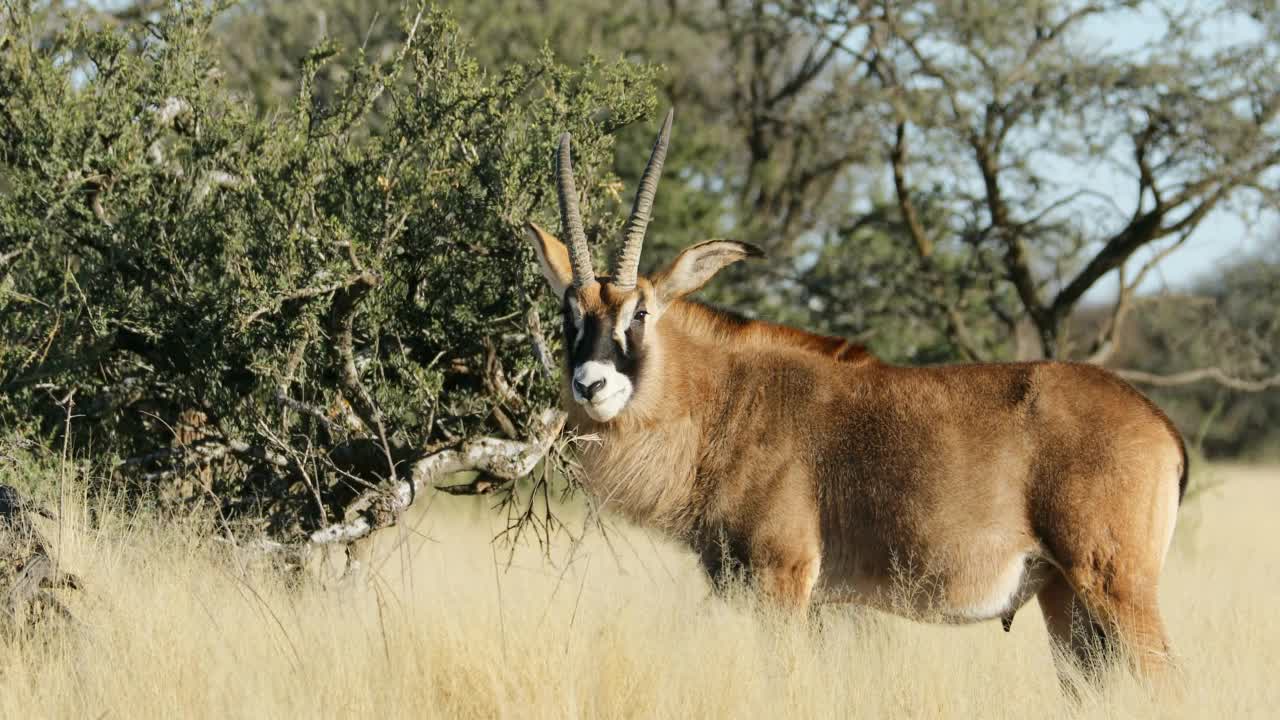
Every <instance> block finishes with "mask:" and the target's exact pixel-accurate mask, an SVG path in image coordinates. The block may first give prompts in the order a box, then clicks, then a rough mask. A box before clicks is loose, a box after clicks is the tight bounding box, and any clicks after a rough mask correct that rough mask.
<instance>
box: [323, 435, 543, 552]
mask: <svg viewBox="0 0 1280 720" xmlns="http://www.w3.org/2000/svg"><path fill="white" fill-rule="evenodd" d="M541 421H542V430H541V432H540V433H539V434H538V435H537V436H536V437H535V438H534V439H533V440H531V441H529V442H522V441H518V440H503V439H499V438H491V437H486V438H479V439H477V440H473V441H471V442H468V443H466V444H464V445H463V446H462V447H460V448H457V449H453V450H443V451H441V452H438V453H434V454H432V455H428V456H427V457H424V458H422V459H421V460H419V461H417V462H416V463H414V465H413V468H412V469H411V470H410V472H409V478H408V479H407V480H402V481H400V482H398V483H396V485H395V487H394V488H392V489H391V490H390V491H389V492H387V491H374V493H375V494H377V495H381V496H382V497H381V498H377V497H371V496H365V497H361V498H360V499H358V500H356V501H355V502H353V503H352V505H353V506H370V505H372V504H373V503H374V502H375V501H376V500H379V499H381V500H382V502H383V503H385V509H386V510H387V511H388V512H389V514H390V516H391V517H395V516H398V515H399V514H400V513H401V512H403V511H404V510H405V509H406V508H408V507H409V506H410V505H411V504H412V503H413V500H414V498H416V497H417V496H418V494H419V493H421V492H423V491H425V490H428V489H432V488H434V487H435V483H436V482H437V481H439V480H440V479H441V478H443V477H445V476H447V475H450V474H453V473H457V472H463V471H466V470H479V471H482V472H485V473H488V474H489V475H492V476H494V477H497V478H499V479H502V480H516V479H519V478H521V477H524V476H525V475H528V474H529V473H531V472H533V469H534V467H536V466H537V464H538V463H539V462H541V461H542V459H543V458H544V457H546V454H547V452H548V450H550V448H551V444H552V443H553V442H554V441H555V439H556V436H558V435H559V434H560V430H561V429H562V428H563V427H564V421H565V414H564V413H563V412H561V411H559V410H548V411H546V412H545V413H543V415H542V418H541ZM388 524H390V523H383V522H375V521H374V520H372V519H371V518H370V515H369V514H368V513H363V514H361V516H360V517H358V518H355V519H354V520H351V521H350V522H343V523H337V524H335V525H330V526H329V527H327V528H324V529H321V530H317V531H315V532H313V533H311V536H310V538H309V540H310V542H311V543H312V544H315V545H327V544H330V543H339V542H351V541H353V540H358V539H360V538H362V537H364V536H366V535H368V534H370V533H372V532H373V531H374V530H377V529H379V528H380V527H385V526H386V525H388Z"/></svg>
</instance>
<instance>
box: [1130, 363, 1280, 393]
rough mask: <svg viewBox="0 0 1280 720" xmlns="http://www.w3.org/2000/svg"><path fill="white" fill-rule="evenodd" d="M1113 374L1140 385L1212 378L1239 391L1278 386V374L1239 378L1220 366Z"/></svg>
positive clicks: (1160, 385)
mask: <svg viewBox="0 0 1280 720" xmlns="http://www.w3.org/2000/svg"><path fill="white" fill-rule="evenodd" d="M1112 372H1114V373H1115V374H1117V375H1119V376H1120V377H1122V378H1124V379H1125V380H1128V381H1129V382H1134V383H1138V384H1141V385H1153V386H1155V387H1174V386H1178V385H1190V384H1191V383H1197V382H1203V381H1205V380H1212V381H1213V382H1216V383H1218V384H1219V385H1222V386H1224V387H1228V388H1231V389H1232V390H1239V391H1240V392H1263V391H1264V390H1269V389H1271V388H1280V374H1276V375H1272V376H1271V377H1268V378H1261V379H1258V380H1250V379H1248V378H1239V377H1235V376H1233V375H1229V374H1228V373H1227V372H1226V371H1225V370H1223V369H1222V368H1220V367H1207V368H1197V369H1195V370H1184V371H1183V372H1178V373H1171V374H1169V375H1159V374H1156V373H1149V372H1146V371H1144V370H1129V369H1125V368H1121V369H1118V370H1112Z"/></svg>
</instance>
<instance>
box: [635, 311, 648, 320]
mask: <svg viewBox="0 0 1280 720" xmlns="http://www.w3.org/2000/svg"><path fill="white" fill-rule="evenodd" d="M647 317H649V313H648V311H646V310H637V311H636V314H635V315H632V316H631V322H633V323H642V322H644V319H645V318H647Z"/></svg>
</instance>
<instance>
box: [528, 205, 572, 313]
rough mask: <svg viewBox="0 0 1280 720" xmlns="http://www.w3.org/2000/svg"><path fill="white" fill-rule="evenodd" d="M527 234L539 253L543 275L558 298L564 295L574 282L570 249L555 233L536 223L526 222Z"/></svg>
mask: <svg viewBox="0 0 1280 720" xmlns="http://www.w3.org/2000/svg"><path fill="white" fill-rule="evenodd" d="M524 231H525V234H526V235H528V236H529V239H530V240H531V241H533V249H534V251H535V252H537V253H538V267H540V268H542V277H544V278H546V279H547V284H548V285H550V286H551V289H552V291H554V292H555V294H556V297H557V298H563V297H564V291H565V289H566V288H568V287H569V286H570V285H571V284H573V264H572V263H570V262H569V249H568V248H566V247H565V246H564V243H562V242H560V241H559V240H558V239H556V237H555V236H554V235H552V234H551V233H549V232H547V231H546V230H543V229H542V228H540V227H538V226H537V225H534V224H533V223H525V226H524Z"/></svg>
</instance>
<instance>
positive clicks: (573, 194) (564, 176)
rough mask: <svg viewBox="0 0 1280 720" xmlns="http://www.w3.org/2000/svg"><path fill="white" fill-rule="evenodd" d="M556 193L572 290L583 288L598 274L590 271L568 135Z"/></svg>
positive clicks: (560, 159)
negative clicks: (567, 249)
mask: <svg viewBox="0 0 1280 720" xmlns="http://www.w3.org/2000/svg"><path fill="white" fill-rule="evenodd" d="M556 193H557V194H558V195H559V196H560V237H562V238H564V239H565V241H566V242H567V243H568V245H569V262H570V263H571V264H572V265H573V286H574V287H575V288H580V287H583V286H586V285H591V284H593V283H595V281H596V271H595V270H593V269H592V267H591V252H590V251H589V250H588V249H587V234H586V233H585V232H583V230H582V213H581V212H579V210H578V189H577V187H576V186H575V185H574V182H573V159H572V158H571V157H570V152H569V133H565V134H563V135H561V136H560V152H559V153H558V154H557V155H556Z"/></svg>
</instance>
